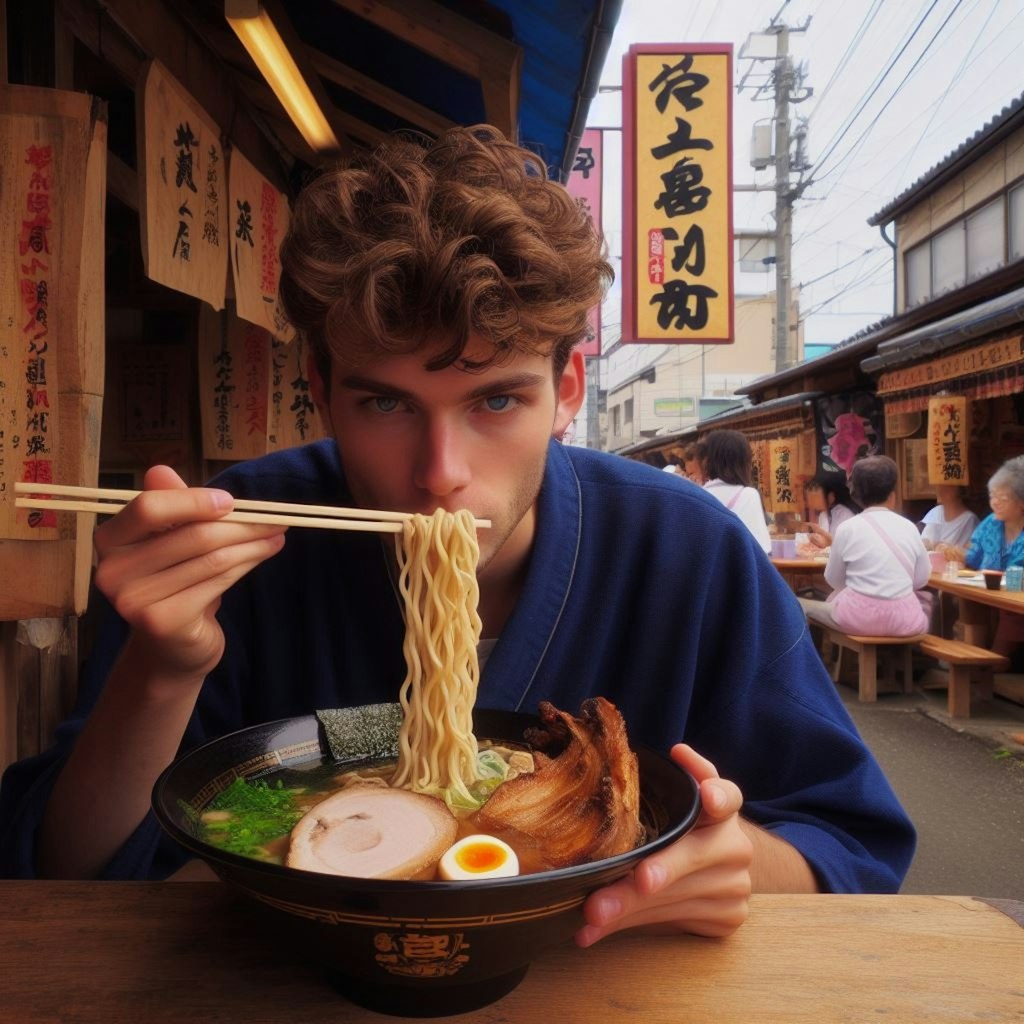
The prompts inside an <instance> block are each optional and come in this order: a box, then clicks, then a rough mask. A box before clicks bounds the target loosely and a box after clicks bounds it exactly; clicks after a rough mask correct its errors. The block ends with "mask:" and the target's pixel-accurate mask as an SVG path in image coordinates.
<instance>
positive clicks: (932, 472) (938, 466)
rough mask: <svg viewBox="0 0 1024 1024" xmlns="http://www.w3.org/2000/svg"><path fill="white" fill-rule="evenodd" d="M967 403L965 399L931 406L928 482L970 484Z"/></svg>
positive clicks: (938, 401)
mask: <svg viewBox="0 0 1024 1024" xmlns="http://www.w3.org/2000/svg"><path fill="white" fill-rule="evenodd" d="M967 428H968V422H967V399H966V398H964V397H963V396H962V395H947V396H944V397H940V398H932V399H930V400H929V402H928V482H929V483H931V484H969V483H970V479H969V477H968V472H967Z"/></svg>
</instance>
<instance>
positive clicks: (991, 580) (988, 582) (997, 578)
mask: <svg viewBox="0 0 1024 1024" xmlns="http://www.w3.org/2000/svg"><path fill="white" fill-rule="evenodd" d="M981 575H982V576H983V577H984V579H985V586H986V587H988V589H989V590H998V589H999V585H1000V584H1001V583H1002V582H1003V574H1002V572H1001V570H999V569H982V570H981Z"/></svg>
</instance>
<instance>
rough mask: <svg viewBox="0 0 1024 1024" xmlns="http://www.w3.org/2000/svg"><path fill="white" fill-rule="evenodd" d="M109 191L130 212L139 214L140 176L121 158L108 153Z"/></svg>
mask: <svg viewBox="0 0 1024 1024" xmlns="http://www.w3.org/2000/svg"><path fill="white" fill-rule="evenodd" d="M107 191H108V192H109V193H110V194H111V195H112V196H113V197H114V198H115V199H117V200H118V201H119V202H122V203H124V205H125V206H127V207H128V209H129V210H134V211H135V212H136V213H138V212H139V176H138V175H137V174H136V173H135V171H134V170H133V169H132V168H131V167H129V166H128V165H127V164H126V163H125V162H124V161H123V160H122V159H121V158H120V157H119V156H115V155H114V154H113V153H111V152H110V151H109V150H108V151H107Z"/></svg>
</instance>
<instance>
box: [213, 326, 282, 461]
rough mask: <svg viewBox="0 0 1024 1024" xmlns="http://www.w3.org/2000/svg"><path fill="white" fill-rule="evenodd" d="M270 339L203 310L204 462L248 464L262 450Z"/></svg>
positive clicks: (257, 329) (258, 330) (264, 446)
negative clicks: (243, 462) (241, 461)
mask: <svg viewBox="0 0 1024 1024" xmlns="http://www.w3.org/2000/svg"><path fill="white" fill-rule="evenodd" d="M269 375H270V334H269V333H268V332H267V330H266V329H265V328H263V327H257V326H256V324H252V323H249V322H248V321H246V320H241V319H239V318H238V317H237V316H232V315H231V311H230V307H229V309H228V313H227V315H224V316H221V315H218V314H217V313H215V312H213V311H212V310H208V309H205V308H204V309H202V310H201V312H200V327H199V410H200V419H201V421H202V428H203V458H204V459H224V460H232V461H234V460H238V459H251V458H254V457H255V456H257V455H263V454H265V453H266V451H267V401H268V394H267V388H268V380H269Z"/></svg>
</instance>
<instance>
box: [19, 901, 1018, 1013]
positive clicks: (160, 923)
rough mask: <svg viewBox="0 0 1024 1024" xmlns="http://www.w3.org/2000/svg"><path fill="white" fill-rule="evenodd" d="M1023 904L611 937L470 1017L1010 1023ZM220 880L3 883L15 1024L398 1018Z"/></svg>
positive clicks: (852, 908) (924, 905) (865, 904)
mask: <svg viewBox="0 0 1024 1024" xmlns="http://www.w3.org/2000/svg"><path fill="white" fill-rule="evenodd" d="M1022 915H1024V903H1018V902H1015V901H992V902H986V901H983V900H980V899H975V898H971V897H968V896H832V895H821V896H813V895H811V896H806V895H801V896H795V895H764V896H755V897H754V898H753V899H752V900H751V909H750V918H749V920H748V921H747V923H746V924H745V925H744V926H743V927H742V928H740V930H739V931H737V932H736V933H735V934H734V935H732V936H730V937H728V938H726V939H706V938H700V937H696V936H686V935H674V936H645V935H639V934H635V933H626V934H622V935H616V936H612V937H610V938H609V939H606V940H605V941H604V942H601V943H598V944H597V945H596V946H594V947H592V948H590V949H586V950H581V949H577V948H576V947H575V946H573V945H572V944H571V943H567V944H565V945H563V946H560V947H558V948H556V949H554V950H551V951H549V952H547V953H545V954H544V955H543V956H542V957H541V958H540V959H538V961H537V962H535V963H534V964H533V965H532V966H531V967H530V969H529V971H528V972H527V975H526V978H525V980H524V981H523V982H522V984H521V985H520V986H519V987H518V988H517V989H515V990H514V991H512V992H511V993H510V994H509V995H507V996H505V997H504V998H503V999H501V1000H500V1001H499V1002H497V1003H495V1004H492V1005H491V1006H490V1007H485V1008H484V1009H481V1010H477V1011H476V1012H474V1013H469V1014H464V1015H461V1016H460V1017H458V1018H457V1019H458V1020H459V1021H466V1022H471V1021H480V1022H482V1021H490V1022H494V1021H500V1020H506V1021H543V1020H560V1021H570V1022H571V1021H600V1022H602V1024H615V1022H618V1021H622V1022H627V1021H628V1022H629V1024H633V1022H635V1021H644V1022H645V1024H646V1022H650V1024H657V1022H669V1021H671V1022H679V1021H684V1020H685V1021H694V1022H698V1021H714V1022H723V1024H724V1022H737V1024H738V1022H743V1024H748V1022H750V1021H758V1022H759V1024H771V1022H779V1024H782V1022H785V1024H800V1022H806V1024H812V1022H813V1024H830V1022H838V1021H864V1020H878V1021H883V1020H889V1021H899V1022H900V1024H914V1022H920V1024H934V1022H935V1021H939V1020H948V1021H966V1020H1011V1019H1016V1018H1017V1017H1018V1016H1019V1015H1020V1013H1021V1010H1022V1005H1024V1004H1022V995H1021V993H1022V990H1024V927H1022V921H1024V916H1022ZM263 922H264V919H263V918H262V917H258V916H256V913H255V911H254V910H252V909H251V908H250V906H249V905H248V904H246V903H244V902H242V901H241V900H240V899H238V898H237V897H233V896H232V895H231V893H230V891H229V890H228V889H227V887H226V886H224V885H222V884H220V883H218V882H43V881H38V882H31V881H5V882H0V964H2V965H3V967H2V969H0V1020H3V1021H11V1022H17V1024H42V1022H44V1021H45V1022H57V1021H74V1022H75V1024H93V1022H96V1024H99V1022H102V1024H138V1022H139V1021H145V1022H147V1024H161V1022H172V1021H173V1022H175V1024H180V1022H181V1021H218V1022H220V1024H234V1022H239V1024H242V1022H244V1024H258V1022H267V1024H269V1022H280V1021H302V1022H303V1024H317V1022H321V1021H324V1022H326V1021H330V1022H332V1024H348V1022H354V1024H359V1022H366V1024H371V1022H377V1024H380V1022H383V1021H386V1020H387V1019H388V1018H386V1017H383V1016H381V1015H379V1014H376V1013H373V1012H371V1011H369V1010H364V1009H361V1008H359V1007H356V1006H354V1005H353V1004H352V1003H349V1002H348V1001H347V1000H345V999H344V998H343V997H342V996H340V995H338V994H337V993H336V992H335V990H334V989H332V988H331V987H330V985H329V984H328V983H327V982H326V981H325V980H324V977H323V976H322V975H321V974H320V973H319V972H318V971H317V970H316V969H315V968H314V967H312V966H308V965H306V964H303V963H301V962H299V961H297V960H295V959H293V958H291V956H290V954H289V950H288V949H281V948H279V947H278V944H277V943H276V942H275V937H274V932H273V929H272V928H269V927H267V926H266V925H265V924H264V923H263Z"/></svg>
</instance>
